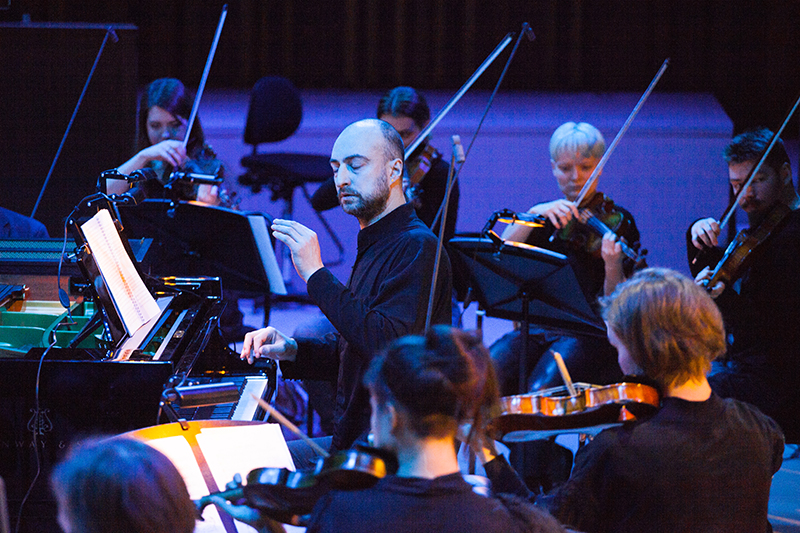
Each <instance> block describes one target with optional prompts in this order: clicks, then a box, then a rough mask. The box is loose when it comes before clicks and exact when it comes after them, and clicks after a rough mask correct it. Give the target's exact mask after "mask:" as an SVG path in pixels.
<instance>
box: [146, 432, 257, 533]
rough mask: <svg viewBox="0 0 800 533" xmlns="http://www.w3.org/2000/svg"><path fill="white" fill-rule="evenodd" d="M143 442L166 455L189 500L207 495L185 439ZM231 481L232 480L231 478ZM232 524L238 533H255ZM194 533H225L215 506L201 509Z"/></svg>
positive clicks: (222, 487)
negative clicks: (175, 470)
mask: <svg viewBox="0 0 800 533" xmlns="http://www.w3.org/2000/svg"><path fill="white" fill-rule="evenodd" d="M144 442H145V444H147V445H148V446H152V447H153V448H155V449H156V450H158V451H160V452H161V453H163V454H164V455H166V456H167V457H168V458H169V460H170V461H172V464H174V465H175V468H177V469H178V472H179V473H180V475H181V477H182V478H183V481H184V483H186V489H187V490H188V491H189V497H190V498H191V499H193V500H199V499H200V498H202V497H203V496H205V495H206V494H208V487H206V483H205V481H204V480H203V474H202V473H201V472H200V467H199V466H198V465H197V461H196V460H195V457H194V454H193V453H192V448H191V446H189V443H188V442H187V441H186V439H185V438H183V437H164V438H160V439H152V440H147V441H144ZM245 475H246V474H245ZM231 479H233V477H232V476H231ZM231 479H229V480H228V481H230V480H231ZM226 483H227V482H226ZM218 486H219V489H220V490H225V483H223V484H222V485H218ZM234 523H235V524H236V530H237V531H238V532H239V533H256V530H255V529H254V528H252V527H250V526H248V525H247V524H243V523H242V522H239V521H234ZM194 533H225V527H224V526H223V525H222V519H220V517H219V511H218V510H217V508H216V507H215V506H213V505H209V506H208V507H206V508H205V509H203V520H202V521H198V522H197V523H196V526H195V529H194Z"/></svg>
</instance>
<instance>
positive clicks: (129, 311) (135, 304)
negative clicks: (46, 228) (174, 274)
mask: <svg viewBox="0 0 800 533" xmlns="http://www.w3.org/2000/svg"><path fill="white" fill-rule="evenodd" d="M81 231H82V232H83V235H84V237H85V238H86V242H87V243H88V244H89V248H90V250H91V252H92V255H93V256H94V260H95V263H97V267H98V268H99V269H100V274H101V275H102V276H103V281H104V282H105V284H106V286H107V287H108V292H109V293H110V294H111V299H112V300H113V301H114V305H115V306H116V308H117V312H118V313H119V315H120V318H121V319H122V323H123V325H124V326H125V331H126V332H127V333H128V335H133V334H134V333H135V332H136V330H138V329H139V328H140V327H142V325H143V324H145V323H146V322H147V321H149V320H150V319H152V318H153V317H155V316H158V315H159V314H160V313H161V310H160V309H159V307H158V304H157V303H156V301H155V298H153V295H151V294H150V291H148V290H147V287H146V286H145V284H144V281H142V278H141V277H140V276H139V273H138V272H137V271H136V267H134V265H133V261H131V258H130V256H129V255H128V252H127V251H126V250H125V247H124V246H123V245H122V239H121V238H120V236H119V232H118V231H117V227H116V226H115V225H114V221H113V220H112V219H111V214H110V213H109V212H108V210H107V209H101V210H100V211H99V212H98V213H97V214H96V215H95V216H93V217H92V218H91V219H89V220H88V221H87V222H85V223H84V224H82V225H81Z"/></svg>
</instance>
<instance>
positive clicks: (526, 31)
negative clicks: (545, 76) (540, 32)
mask: <svg viewBox="0 0 800 533" xmlns="http://www.w3.org/2000/svg"><path fill="white" fill-rule="evenodd" d="M523 36H525V37H527V38H528V40H529V41H531V42H533V40H534V39H536V35H534V33H533V30H532V29H531V26H530V24H528V23H527V22H523V23H522V30H520V32H519V37H517V42H516V43H514V48H512V49H511V53H510V54H509V56H508V59H507V60H506V64H505V66H504V67H503V72H501V73H500V78H498V80H497V83H496V84H495V86H494V90H493V91H492V94H491V96H489V101H488V102H487V103H486V109H484V110H483V115H481V120H480V122H478V127H477V128H476V129H475V133H473V134H472V139H470V141H469V146H467V153H466V154H465V156H464V158H465V159H466V157H467V156H469V152H470V151H471V150H472V145H473V144H475V139H477V138H478V133H479V132H480V131H481V126H483V121H484V120H486V115H488V114H489V109H490V108H491V107H492V103H493V102H494V98H495V96H496V95H497V91H498V90H499V89H500V84H501V83H503V78H505V76H506V72H508V67H509V66H511V61H512V60H513V59H514V55H515V54H516V53H517V48H519V43H520V42H521V41H522V37H523ZM495 57H496V56H495ZM492 59H494V58H492ZM486 67H488V65H486ZM486 67H483V69H484V70H485V69H486ZM481 72H483V70H481ZM459 97H460V95H459ZM440 114H441V113H440ZM422 133H424V132H422ZM420 137H422V134H420V135H419V136H418V137H417V138H418V139H419V138H420ZM412 146H413V145H412ZM409 148H411V146H409ZM409 153H411V152H410V150H406V154H409ZM462 166H463V165H462ZM460 172H461V167H459V171H458V172H456V173H455V175H454V176H453V179H452V181H451V182H448V184H447V193H446V195H445V196H446V197H449V196H450V189H451V188H452V187H453V184H454V183H455V182H456V181H458V176H459V174H460ZM443 207H444V204H442V205H440V206H439V210H438V211H437V212H436V217H435V218H434V219H433V224H431V227H433V226H435V225H436V222H438V221H439V217H440V216H441V215H442V211H443ZM442 218H444V217H442ZM445 223H446V220H442V226H444V225H445Z"/></svg>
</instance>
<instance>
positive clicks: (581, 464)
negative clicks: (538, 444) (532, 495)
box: [536, 429, 618, 531]
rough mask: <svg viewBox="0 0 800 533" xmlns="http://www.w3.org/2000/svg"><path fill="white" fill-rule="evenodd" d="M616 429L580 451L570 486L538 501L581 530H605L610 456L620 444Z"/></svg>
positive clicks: (563, 487) (565, 484)
mask: <svg viewBox="0 0 800 533" xmlns="http://www.w3.org/2000/svg"><path fill="white" fill-rule="evenodd" d="M617 440H618V439H617V436H616V432H615V430H614V429H611V430H605V431H603V432H601V433H600V434H598V435H597V436H596V437H595V438H594V440H592V442H590V443H589V444H587V445H586V446H584V447H583V448H581V449H580V450H578V453H577V454H576V455H575V467H574V468H573V469H572V474H571V475H570V478H569V480H567V482H566V483H564V484H563V485H561V486H560V487H559V488H558V489H556V490H555V491H554V492H552V493H549V494H547V495H545V496H540V497H539V498H537V501H536V503H537V504H540V505H544V506H545V507H547V510H548V511H550V513H551V514H552V515H553V516H555V517H556V518H557V519H558V521H559V522H561V523H562V524H566V525H568V526H569V527H573V528H575V529H578V530H579V531H588V530H592V531H604V530H605V529H604V516H605V502H604V501H603V497H604V495H605V492H604V490H605V481H606V480H605V477H606V476H605V463H606V454H607V453H608V451H609V450H611V449H613V447H614V446H615V445H616V444H617Z"/></svg>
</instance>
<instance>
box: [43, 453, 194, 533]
mask: <svg viewBox="0 0 800 533" xmlns="http://www.w3.org/2000/svg"><path fill="white" fill-rule="evenodd" d="M51 481H52V486H53V491H54V492H55V494H56V497H57V499H58V502H59V508H60V516H62V517H63V519H65V520H66V521H67V523H68V527H69V531H67V533H78V532H79V533H119V532H121V531H124V532H126V533H191V532H192V531H194V528H195V507H194V504H193V503H192V501H191V499H189V493H188V492H187V490H186V485H185V484H184V482H183V478H182V477H181V475H180V474H179V473H178V470H177V469H176V468H175V466H174V465H173V464H172V462H170V460H169V459H168V458H167V457H166V456H164V455H163V454H162V453H161V452H159V451H157V450H155V449H154V448H151V447H150V446H148V445H147V444H144V443H143V442H139V441H136V440H133V439H123V438H116V439H108V440H88V441H84V442H82V443H79V444H78V445H76V446H73V447H72V448H71V449H70V451H69V453H68V455H67V457H66V458H65V459H64V460H63V461H62V462H61V463H60V464H59V465H58V466H57V467H56V468H55V470H54V471H53V475H52V480H51Z"/></svg>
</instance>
